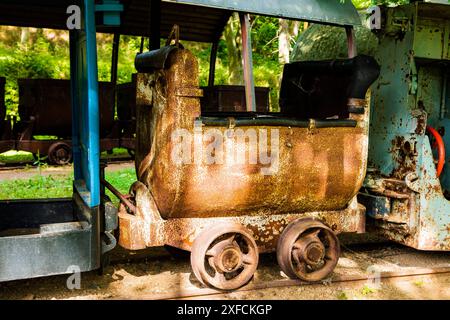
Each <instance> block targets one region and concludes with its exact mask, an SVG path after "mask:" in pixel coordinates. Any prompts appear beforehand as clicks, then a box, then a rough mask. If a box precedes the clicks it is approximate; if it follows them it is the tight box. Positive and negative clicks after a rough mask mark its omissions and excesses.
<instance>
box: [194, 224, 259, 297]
mask: <svg viewBox="0 0 450 320" xmlns="http://www.w3.org/2000/svg"><path fill="white" fill-rule="evenodd" d="M258 259H259V254H258V247H257V246H256V243H255V240H254V239H253V237H252V235H251V233H250V232H249V231H248V230H247V229H246V228H244V227H243V226H241V225H239V224H226V225H217V226H215V227H213V228H211V229H208V230H205V231H203V232H202V233H201V234H200V235H199V236H198V237H197V239H195V241H194V244H193V246H192V252H191V266H192V270H193V272H194V274H195V276H196V277H197V279H198V280H199V281H200V282H201V283H202V284H204V285H208V286H211V287H214V288H217V289H220V290H234V289H238V288H240V287H242V286H243V285H245V284H247V283H248V282H249V281H250V279H251V278H252V277H253V274H254V273H255V271H256V268H257V267H258Z"/></svg>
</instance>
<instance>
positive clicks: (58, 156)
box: [48, 142, 72, 166]
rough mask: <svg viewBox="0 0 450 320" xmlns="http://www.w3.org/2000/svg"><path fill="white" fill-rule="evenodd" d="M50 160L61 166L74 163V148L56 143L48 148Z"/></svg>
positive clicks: (63, 143)
mask: <svg viewBox="0 0 450 320" xmlns="http://www.w3.org/2000/svg"><path fill="white" fill-rule="evenodd" d="M48 160H49V161H50V163H51V164H56V165H59V166H63V165H66V164H69V163H70V162H71V161H72V148H71V147H70V146H69V145H68V144H67V143H65V142H56V143H54V144H52V145H51V146H50V148H48Z"/></svg>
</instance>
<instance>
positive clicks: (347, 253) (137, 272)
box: [0, 244, 450, 300]
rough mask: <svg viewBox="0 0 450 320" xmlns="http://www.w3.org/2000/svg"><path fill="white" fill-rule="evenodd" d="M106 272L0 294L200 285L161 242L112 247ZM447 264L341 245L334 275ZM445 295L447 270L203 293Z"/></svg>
mask: <svg viewBox="0 0 450 320" xmlns="http://www.w3.org/2000/svg"><path fill="white" fill-rule="evenodd" d="M112 259H113V262H112V265H111V266H109V267H108V268H107V269H106V274H105V275H103V276H99V275H98V274H97V273H96V272H88V273H84V274H82V281H81V289H80V290H73V291H71V290H69V289H67V286H66V281H67V278H68V276H56V277H47V278H40V279H30V280H20V281H12V282H7V283H0V299H94V300H96V299H153V298H155V297H164V296H166V297H167V296H169V295H173V294H176V293H177V292H178V293H180V292H182V291H183V290H193V289H195V288H199V287H201V285H200V284H199V283H198V282H197V281H196V279H195V278H194V276H193V275H192V274H191V269H190V264H189V257H188V256H184V257H182V256H177V257H173V256H171V255H169V254H168V253H167V251H165V250H164V249H163V248H157V249H150V250H147V251H145V252H138V253H134V254H133V253H129V252H126V251H124V250H121V249H118V250H115V252H114V255H113V257H112ZM449 266H450V253H427V252H419V251H415V250H412V249H409V248H405V247H401V246H398V245H396V244H389V245H386V244H377V245H372V246H369V247H367V246H366V247H362V246H360V245H356V246H353V245H352V246H346V247H344V250H343V254H342V256H341V259H340V261H339V264H338V267H337V268H336V270H335V273H334V277H336V276H350V275H366V276H367V275H368V273H369V272H373V270H378V271H382V272H397V271H400V270H402V271H408V270H409V271H411V270H415V269H417V268H430V269H431V268H437V267H449ZM284 277H285V276H284V275H283V274H282V273H281V272H280V269H279V267H278V265H277V263H276V258H275V255H273V254H269V255H264V256H262V257H261V262H260V266H259V268H258V271H257V273H256V275H255V277H254V279H253V283H260V282H264V281H271V280H277V279H283V278H284ZM218 298H220V299H269V300H270V299H283V300H288V299H341V300H345V299H450V276H448V274H446V275H440V276H439V275H436V276H420V277H405V278H400V279H395V281H391V280H389V281H383V282H382V283H381V285H380V286H379V287H378V286H375V285H374V283H373V282H367V281H358V282H346V283H337V284H331V283H330V282H328V281H324V282H323V283H322V284H316V285H302V286H295V287H288V288H271V289H264V290H258V291H244V292H235V293H229V294H223V295H220V296H211V297H208V299H218Z"/></svg>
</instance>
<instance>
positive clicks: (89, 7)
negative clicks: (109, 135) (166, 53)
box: [70, 0, 100, 208]
mask: <svg viewBox="0 0 450 320" xmlns="http://www.w3.org/2000/svg"><path fill="white" fill-rule="evenodd" d="M82 12H83V15H82V27H81V30H74V31H71V35H70V58H71V71H70V73H71V87H72V113H73V124H72V143H73V154H74V175H75V181H74V188H75V190H76V191H77V192H78V193H79V194H80V196H81V197H82V199H83V200H84V202H85V203H86V204H87V205H88V206H89V207H91V208H93V207H96V206H98V205H99V204H100V167H99V166H100V135H99V126H100V118H99V106H98V68H97V41H96V26H95V4H94V0H84V6H83V8H82Z"/></svg>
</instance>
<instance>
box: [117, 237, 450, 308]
mask: <svg viewBox="0 0 450 320" xmlns="http://www.w3.org/2000/svg"><path fill="white" fill-rule="evenodd" d="M383 244H384V245H388V244H391V245H392V243H376V244H370V243H369V244H366V246H365V245H364V244H358V245H356V247H359V248H361V246H364V247H368V248H369V250H368V251H366V252H365V250H364V251H360V249H359V250H357V251H354V250H352V249H350V248H349V247H347V246H343V247H344V248H345V250H346V251H348V252H349V253H352V254H354V255H367V253H368V252H374V251H377V248H378V249H382V248H383ZM350 247H353V246H350ZM401 249H402V251H404V250H406V252H397V253H395V255H407V254H411V253H413V251H410V250H409V248H401ZM183 255H184V257H183V258H186V259H188V257H189V253H187V252H186V253H185V254H183ZM167 256H173V254H167ZM390 256H393V254H382V255H377V256H376V258H384V257H390ZM367 257H368V258H369V256H367ZM140 262H146V263H148V262H149V261H148V260H147V258H146V257H145V256H141V257H135V258H132V259H121V258H118V259H117V258H115V259H114V258H113V257H111V265H117V264H121V263H140ZM426 276H450V263H449V264H448V266H443V267H433V268H414V269H413V270H403V271H390V272H380V274H379V279H380V280H381V282H388V281H389V282H391V281H394V282H395V281H396V280H399V279H405V278H415V277H426ZM373 279H374V275H373V274H372V275H333V276H332V277H331V278H330V279H329V280H325V281H320V282H305V281H302V280H293V279H277V280H273V281H264V282H263V281H261V282H251V283H250V284H248V285H246V286H244V287H242V288H240V289H237V290H233V291H220V290H216V289H212V288H195V287H188V288H185V289H179V290H177V292H176V293H164V294H159V293H158V294H156V293H155V294H153V293H149V294H142V295H140V297H139V299H142V300H183V299H186V300H189V299H211V298H221V297H224V295H226V294H229V293H232V292H237V293H241V292H250V291H258V290H265V289H272V288H287V287H295V286H317V285H324V284H327V285H333V284H339V283H351V282H367V281H369V280H373ZM113 299H127V297H126V296H123V297H121V296H115V297H114V298H113Z"/></svg>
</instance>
